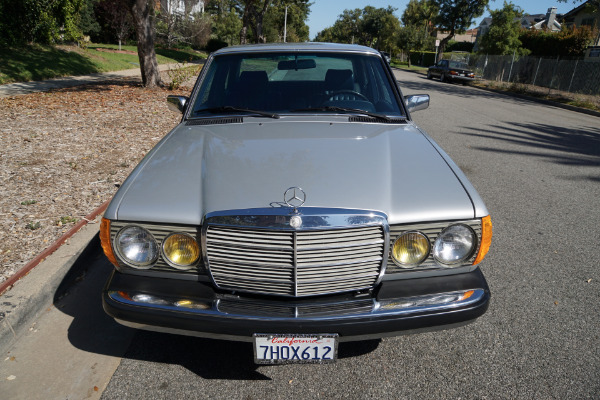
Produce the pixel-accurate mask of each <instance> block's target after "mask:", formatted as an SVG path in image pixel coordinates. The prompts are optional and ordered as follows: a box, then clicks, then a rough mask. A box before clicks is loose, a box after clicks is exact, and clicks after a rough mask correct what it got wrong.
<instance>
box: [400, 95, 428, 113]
mask: <svg viewBox="0 0 600 400" xmlns="http://www.w3.org/2000/svg"><path fill="white" fill-rule="evenodd" d="M404 101H406V108H408V112H413V111H419V110H424V109H426V108H428V107H429V95H428V94H413V95H410V96H406V97H405V98H404Z"/></svg>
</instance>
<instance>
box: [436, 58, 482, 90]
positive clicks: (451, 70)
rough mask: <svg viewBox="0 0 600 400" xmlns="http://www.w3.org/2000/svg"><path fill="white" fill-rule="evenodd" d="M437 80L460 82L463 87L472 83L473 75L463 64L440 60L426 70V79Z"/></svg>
mask: <svg viewBox="0 0 600 400" xmlns="http://www.w3.org/2000/svg"><path fill="white" fill-rule="evenodd" d="M434 77H435V78H439V79H440V81H441V82H460V83H462V84H463V85H465V84H467V83H469V82H471V81H473V80H474V79H475V74H474V73H473V71H471V70H469V66H468V65H467V64H465V63H462V62H459V61H452V60H440V61H439V62H438V63H437V64H435V65H432V66H431V67H429V68H428V69H427V79H433V78H434Z"/></svg>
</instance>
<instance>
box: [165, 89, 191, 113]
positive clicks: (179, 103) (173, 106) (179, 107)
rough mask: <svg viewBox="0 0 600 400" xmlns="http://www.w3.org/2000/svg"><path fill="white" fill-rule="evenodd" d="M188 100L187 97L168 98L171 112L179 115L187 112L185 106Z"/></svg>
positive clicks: (172, 96)
mask: <svg viewBox="0 0 600 400" xmlns="http://www.w3.org/2000/svg"><path fill="white" fill-rule="evenodd" d="M187 101H188V98H187V97H185V96H174V95H172V94H171V95H169V96H167V105H168V106H169V110H171V111H175V112H178V113H182V114H183V112H184V111H185V106H186V105H187Z"/></svg>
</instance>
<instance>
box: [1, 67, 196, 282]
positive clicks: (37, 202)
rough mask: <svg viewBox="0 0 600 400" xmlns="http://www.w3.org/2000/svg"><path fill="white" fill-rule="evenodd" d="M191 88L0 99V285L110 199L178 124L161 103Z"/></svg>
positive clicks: (130, 83)
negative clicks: (143, 159) (146, 156)
mask: <svg viewBox="0 0 600 400" xmlns="http://www.w3.org/2000/svg"><path fill="white" fill-rule="evenodd" d="M163 80H164V81H166V80H168V76H167V75H166V74H165V76H164V77H163ZM190 89H191V85H190V84H189V83H187V84H186V86H182V87H181V88H180V89H179V90H177V91H167V90H165V89H154V90H148V89H144V88H142V87H141V84H140V82H139V80H135V79H132V78H126V79H125V78H124V79H120V80H114V81H110V82H104V83H102V84H98V85H86V86H80V87H75V88H69V89H61V90H56V91H52V92H48V93H34V94H30V95H23V96H16V97H9V98H2V99H0V138H1V139H0V144H1V145H0V192H1V193H2V196H0V224H1V226H2V229H1V230H0V282H3V281H5V280H6V279H8V278H9V277H10V276H11V275H13V274H14V273H15V272H16V271H18V270H19V269H20V268H21V267H23V266H24V265H25V264H26V263H27V262H28V261H30V260H31V259H33V258H34V257H35V256H36V255H37V254H39V253H40V252H41V251H43V249H45V248H46V247H48V246H49V245H51V244H52V243H53V242H54V241H55V240H56V239H58V238H59V237H60V236H61V235H63V234H64V233H65V232H66V231H67V230H68V229H70V228H71V226H72V225H73V224H75V223H76V222H77V221H79V220H80V219H81V218H83V217H85V216H86V215H87V214H89V213H90V212H91V211H93V210H94V209H95V208H96V207H98V206H99V205H100V204H102V203H103V202H104V201H106V200H108V199H110V198H111V197H112V196H113V195H114V193H115V192H116V190H117V188H118V186H119V185H120V183H121V182H123V180H124V179H125V178H126V177H127V175H128V174H129V173H130V172H131V170H132V169H133V168H134V167H135V165H136V164H137V163H138V162H139V161H140V160H141V159H142V157H143V156H144V155H145V154H146V153H147V152H148V151H149V150H150V149H151V148H152V147H153V146H154V144H156V143H157V142H158V141H159V140H160V139H161V138H162V137H163V136H164V135H165V134H166V133H167V132H169V130H170V129H172V128H173V127H174V126H175V125H176V124H177V123H178V121H179V120H180V116H179V115H178V114H176V113H173V112H169V111H168V110H167V106H166V101H165V98H166V96H167V95H168V94H188V93H189V92H190ZM150 121H151V123H150Z"/></svg>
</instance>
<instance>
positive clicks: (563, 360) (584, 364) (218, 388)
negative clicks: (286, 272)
mask: <svg viewBox="0 0 600 400" xmlns="http://www.w3.org/2000/svg"><path fill="white" fill-rule="evenodd" d="M397 78H398V79H399V81H400V82H401V86H402V88H403V91H404V93H405V94H410V93H429V94H430V95H431V106H430V108H429V110H426V111H420V112H417V113H415V115H414V118H415V120H416V122H417V123H418V124H419V125H420V126H421V127H422V128H424V129H425V130H426V131H428V132H429V133H430V135H431V136H433V137H434V139H435V140H436V141H437V142H438V143H439V144H440V145H441V146H442V147H443V148H444V149H445V150H446V151H447V152H448V153H449V154H450V155H451V157H452V158H453V159H454V161H455V162H456V163H457V164H458V165H459V166H460V167H461V168H462V169H463V171H464V172H465V173H466V174H467V176H468V177H469V178H470V179H471V182H472V183H473V184H474V186H475V187H476V188H477V189H478V191H479V193H480V194H481V196H482V197H483V199H484V200H485V201H486V204H487V206H488V209H489V210H490V212H491V215H492V221H493V223H494V240H493V242H492V249H491V252H490V254H489V255H488V256H487V258H486V260H485V261H484V262H483V264H482V268H483V271H484V274H485V276H486V277H487V279H488V282H489V284H490V287H491V290H492V302H491V305H490V308H489V311H488V312H487V313H486V314H485V315H484V316H483V317H482V318H480V319H479V320H478V321H476V322H475V323H473V324H471V325H469V326H466V327H463V328H459V329H455V330H451V331H443V332H437V333H426V334H420V335H413V336H403V337H397V338H391V339H384V340H382V341H372V342H364V343H354V344H341V345H340V359H339V361H338V362H337V363H335V364H332V365H291V366H290V365H288V366H261V367H257V366H255V365H254V364H253V361H252V348H251V346H250V345H249V344H239V343H231V342H221V341H213V340H204V339H197V338H188V337H178V336H171V335H166V334H156V333H147V332H138V333H137V334H136V335H135V337H134V339H133V341H132V344H131V346H130V347H129V349H128V351H127V352H126V354H125V356H124V357H123V359H122V361H121V364H120V366H119V367H118V369H117V370H116V372H115V374H114V375H113V377H112V379H111V381H110V383H109V385H108V387H107V389H106V390H105V392H104V393H103V395H102V399H105V400H108V399H119V400H123V399H149V398H152V399H163V398H164V399H167V398H168V399H191V398H201V399H209V398H210V399H213V398H223V399H264V398H268V399H296V398H298V399H305V398H330V399H339V398H348V399H362V398H377V399H386V398H388V399H399V398H434V399H458V398H463V399H471V398H477V399H480V398H491V399H496V398H498V399H502V398H505V399H515V398H519V399H521V398H535V399H552V398H555V399H565V398H573V399H582V398H590V399H592V398H596V399H597V398H600V347H599V344H600V340H599V339H600V337H599V336H600V314H599V308H600V273H599V272H598V265H599V264H600V252H599V251H598V250H599V244H600V240H599V239H598V236H599V235H598V233H599V230H600V229H599V226H600V119H599V118H597V117H592V116H587V115H584V114H579V113H576V112H572V111H567V110H563V109H559V108H554V107H549V106H546V105H540V104H537V103H535V102H530V101H526V100H521V99H515V98H512V97H508V96H505V95H500V94H496V93H491V92H486V91H482V90H479V89H476V88H471V87H463V86H460V85H451V84H442V83H440V82H438V81H428V80H426V79H425V78H424V77H422V76H420V75H416V74H411V73H406V72H398V73H397ZM440 196H443V193H440Z"/></svg>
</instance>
